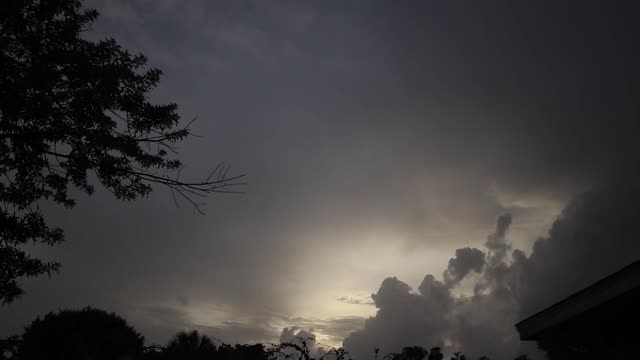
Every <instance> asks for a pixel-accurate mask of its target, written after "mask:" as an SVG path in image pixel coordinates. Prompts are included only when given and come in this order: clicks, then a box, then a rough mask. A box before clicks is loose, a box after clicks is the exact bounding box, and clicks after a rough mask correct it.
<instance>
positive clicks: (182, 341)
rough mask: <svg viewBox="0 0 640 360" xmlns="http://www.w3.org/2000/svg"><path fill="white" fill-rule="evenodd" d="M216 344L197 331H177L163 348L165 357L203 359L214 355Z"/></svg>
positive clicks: (190, 359)
mask: <svg viewBox="0 0 640 360" xmlns="http://www.w3.org/2000/svg"><path fill="white" fill-rule="evenodd" d="M216 351H217V348H216V345H215V344H214V343H213V341H212V340H211V339H210V338H209V337H207V336H206V335H201V334H199V333H198V332H197V331H195V330H194V331H191V332H186V331H181V332H179V333H177V334H176V335H175V336H174V337H173V338H172V339H171V340H170V341H169V344H167V347H166V348H165V349H164V354H165V359H176V360H177V359H185V360H204V359H209V358H212V357H213V356H214V355H216Z"/></svg>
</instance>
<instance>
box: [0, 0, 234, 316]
mask: <svg viewBox="0 0 640 360" xmlns="http://www.w3.org/2000/svg"><path fill="white" fill-rule="evenodd" d="M81 6H82V2H81V1H80V0H55V1H45V0H8V1H1V2H0V303H4V304H6V303H10V302H12V301H13V300H15V299H16V298H17V297H19V296H20V295H21V294H22V293H23V290H22V289H21V287H20V286H19V284H18V283H17V281H16V279H18V278H20V277H33V276H39V275H42V274H45V273H48V274H50V273H51V272H52V271H57V270H58V269H59V267H60V264H58V263H55V262H45V261H43V260H41V259H37V258H32V257H30V256H29V255H28V254H26V253H25V252H24V250H23V246H24V244H26V243H28V242H34V243H43V244H47V245H54V244H57V243H60V242H61V241H63V232H62V230H61V229H60V228H55V227H50V226H49V225H48V224H47V223H46V221H45V219H44V216H43V214H42V212H41V211H40V209H39V208H38V203H39V201H41V200H43V199H48V200H52V201H54V202H55V203H57V204H60V205H63V206H65V207H68V208H71V207H73V206H74V204H75V202H74V200H73V199H72V198H71V196H70V194H69V189H70V188H77V189H79V190H81V191H83V192H85V193H87V194H89V195H90V194H92V193H93V192H94V185H93V183H94V182H96V181H97V182H99V183H100V184H101V185H102V186H103V187H104V188H106V189H107V190H108V191H110V192H111V193H113V195H114V196H115V197H116V198H118V199H122V200H135V199H137V198H139V197H144V196H146V195H147V194H149V192H151V190H152V184H160V185H163V186H166V187H167V188H168V189H169V190H170V191H171V194H172V195H173V198H174V201H175V200H176V198H182V199H185V200H186V201H188V202H189V203H190V204H192V205H193V206H194V207H195V208H196V209H197V210H198V211H200V205H201V203H199V202H196V201H195V200H194V199H197V198H199V197H205V196H207V195H208V194H211V193H215V192H237V191H236V190H235V189H236V186H238V185H243V184H244V183H242V182H241V180H242V178H243V176H244V175H238V176H228V170H229V167H228V166H227V165H225V164H220V165H218V166H217V167H215V169H214V170H213V172H212V173H211V174H210V175H209V176H208V177H206V178H205V179H203V180H201V181H182V180H180V177H179V176H180V170H181V169H182V165H181V163H180V161H179V160H178V159H177V158H175V155H177V152H176V149H175V144H176V143H177V142H179V141H181V140H184V139H185V138H187V137H189V136H191V135H192V133H191V131H190V128H189V124H190V123H189V124H187V125H186V126H184V127H183V126H181V125H180V116H179V115H178V113H177V105H176V104H174V103H168V104H153V103H151V102H150V101H149V100H148V98H149V92H150V91H151V90H152V89H153V88H154V87H155V86H156V85H157V84H158V82H159V79H160V75H161V71H160V70H159V69H156V68H147V67H146V63H147V58H146V57H144V56H143V55H141V54H138V55H131V54H130V53H129V52H128V51H127V50H125V49H123V48H122V47H121V46H120V45H119V44H118V43H117V42H116V41H115V40H113V39H104V40H101V41H98V42H92V41H89V40H86V39H84V38H82V37H81V33H82V32H84V31H87V30H89V27H90V25H91V23H93V22H94V21H95V20H96V19H97V17H98V12H97V11H96V10H92V9H89V10H82V9H81ZM90 174H94V175H95V179H96V180H93V178H92V177H90V176H89V175H90ZM92 176H93V175H92ZM176 204H177V202H176Z"/></svg>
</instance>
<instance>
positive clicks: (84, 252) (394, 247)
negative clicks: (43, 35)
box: [0, 0, 640, 358]
mask: <svg viewBox="0 0 640 360" xmlns="http://www.w3.org/2000/svg"><path fill="white" fill-rule="evenodd" d="M559 3H560V2H558V1H529V2H516V1H499V2H498V1H486V2H485V1H456V2H454V1H420V2H418V1H406V2H396V1H394V2H392V1H366V2H365V1H348V2H347V1H315V2H307V1H278V2H267V1H205V0H199V1H195V0H194V1H188V2H186V1H172V0H153V1H151V0H138V1H125V0H112V1H107V0H92V1H87V6H89V7H95V8H97V9H98V10H99V11H100V12H101V16H100V18H99V19H98V21H97V23H96V24H95V26H94V28H93V32H91V33H89V34H88V35H87V36H89V37H90V38H92V39H101V38H104V37H107V36H110V37H114V38H115V39H117V40H118V41H119V42H120V43H121V44H122V45H123V46H125V47H126V48H128V49H129V50H131V51H132V52H138V51H139V52H142V53H144V54H145V55H146V56H147V57H148V58H149V59H150V63H151V65H153V66H156V67H159V68H160V69H162V70H163V71H164V76H163V77H162V79H161V82H160V86H159V87H158V88H157V90H156V91H155V92H154V94H153V96H154V98H155V99H156V100H157V101H159V102H166V101H175V102H177V103H178V104H179V106H180V113H181V115H182V116H183V118H184V119H185V120H186V121H188V120H190V119H192V118H194V117H196V116H197V117H198V120H197V121H196V122H195V124H194V130H195V132H196V133H198V134H200V135H202V136H203V138H192V139H190V140H188V141H187V142H186V143H184V144H183V145H182V146H181V156H182V158H183V160H184V161H183V162H184V163H186V164H187V169H186V170H185V172H184V174H183V176H186V175H189V176H192V177H195V178H197V177H199V176H201V175H203V174H205V173H207V171H208V170H210V169H212V168H213V167H214V166H215V165H216V164H217V163H218V162H220V161H227V162H230V163H231V164H232V165H233V168H232V172H234V171H235V172H237V173H243V172H246V173H247V174H248V181H249V186H248V187H247V189H246V190H247V191H248V194H247V195H219V196H213V197H211V198H210V199H209V200H208V205H207V206H206V208H205V211H206V215H205V216H202V215H199V214H197V213H196V212H194V211H192V209H191V208H190V207H189V206H188V204H182V205H183V206H181V207H180V208H177V207H176V206H175V205H174V203H173V200H172V198H171V195H170V193H169V192H168V191H166V190H165V189H162V188H157V191H155V192H154V193H153V194H152V195H151V196H150V197H149V198H148V199H144V200H141V201H138V202H136V203H123V202H118V201H116V200H114V199H112V198H111V197H110V196H109V195H110V194H108V193H106V192H100V191H98V192H97V194H96V195H95V196H93V197H90V198H89V197H86V196H82V195H81V196H79V201H78V205H77V206H76V208H74V209H73V210H71V211H67V210H63V209H60V208H54V207H48V208H47V212H48V214H49V219H50V220H51V222H52V223H55V224H60V225H61V226H62V227H63V228H64V229H65V231H66V235H67V241H66V242H65V243H64V244H63V245H62V246H59V247H57V248H54V249H39V248H37V249H34V252H36V253H38V254H41V255H43V256H45V257H47V258H49V259H55V260H58V261H61V262H62V263H63V265H64V267H63V269H62V272H61V273H60V274H58V275H53V276H52V277H51V278H46V277H45V278H41V279H37V280H30V281H26V282H25V290H26V291H27V294H26V295H25V296H24V298H23V299H22V300H20V301H18V302H16V303H15V304H12V305H10V306H8V307H5V308H4V309H2V311H1V312H0V317H1V318H2V321H0V331H1V333H0V335H6V334H10V333H12V332H19V331H20V330H21V328H22V327H23V326H24V325H26V324H27V323H28V322H29V321H31V320H32V319H33V318H35V316H37V315H39V314H44V313H46V312H48V311H51V310H56V309H60V308H77V307H82V306H86V305H91V306H96V307H101V308H105V309H107V310H113V311H116V312H118V313H120V314H122V315H123V316H125V317H126V318H127V319H129V320H130V321H131V323H133V325H134V326H136V328H137V329H138V330H140V331H141V332H142V333H143V334H144V335H145V336H146V338H147V341H148V342H164V341H166V340H167V338H168V337H169V336H170V335H171V334H173V333H175V332H176V331H178V330H181V329H185V328H195V329H200V330H202V331H204V332H206V333H208V334H210V335H212V336H215V337H218V338H220V339H222V340H224V341H227V342H254V341H277V340H278V339H279V338H280V336H281V335H283V336H284V335H286V334H288V333H286V332H285V333H283V328H285V327H287V328H291V327H293V326H297V327H298V328H295V329H304V330H307V331H310V332H312V333H314V334H315V335H316V336H317V338H318V342H319V343H320V345H328V346H331V345H340V344H341V343H342V341H343V340H344V339H345V338H347V339H348V340H347V341H346V342H345V346H347V347H348V348H350V349H352V350H353V351H354V352H355V353H359V354H365V353H367V351H369V349H373V348H374V347H376V346H384V349H385V350H388V351H394V350H398V347H400V346H402V345H410V344H403V341H405V340H407V341H409V340H411V341H414V340H415V341H414V342H417V343H420V344H421V345H424V346H429V347H430V346H436V345H441V346H444V347H445V348H447V349H455V348H456V347H460V348H461V349H463V351H475V352H476V353H478V354H479V353H481V352H482V353H487V354H493V355H494V356H496V358H500V356H501V355H503V354H504V353H506V352H507V351H508V352H509V354H510V353H511V352H513V353H515V352H517V351H520V349H519V347H520V345H521V344H519V342H518V341H517V334H515V330H514V328H513V327H512V325H513V323H515V322H517V321H518V320H519V319H522V318H523V317H525V316H527V314H529V315H530V313H531V312H533V311H536V310H540V309H541V308H542V307H544V306H545V305H548V304H550V303H552V302H555V301H557V300H559V299H560V298H561V297H562V296H565V295H568V294H567V293H565V292H568V291H569V290H570V289H573V290H578V289H579V287H578V286H579V285H580V286H585V285H588V284H589V283H590V282H591V281H594V280H597V279H598V277H600V276H602V275H606V274H607V273H608V272H611V271H614V270H616V269H618V268H620V267H622V266H624V265H626V264H627V263H628V262H630V261H633V260H634V259H637V258H638V256H640V251H638V245H636V244H635V242H637V241H632V240H631V239H632V238H633V234H637V230H636V229H635V228H634V221H633V218H632V215H631V214H634V213H635V214H637V210H638V206H639V205H638V202H635V201H633V200H634V199H638V200H640V198H639V197H638V195H637V194H638V193H637V191H636V189H635V187H634V186H635V185H629V184H630V183H634V181H633V180H634V179H637V169H638V164H639V161H638V160H639V159H640V151H638V149H637V147H638V145H637V144H638V141H637V138H638V132H637V131H636V130H637V125H636V123H637V118H638V110H639V109H638V101H637V99H638V92H639V87H638V80H640V76H639V75H640V72H639V71H638V64H640V62H639V60H640V52H639V50H638V46H637V38H636V36H635V34H637V33H639V32H638V30H640V29H637V28H638V26H639V25H638V22H637V19H636V14H637V12H636V11H635V10H637V9H634V8H633V7H634V5H633V2H631V1H630V2H628V4H627V2H623V1H620V2H617V3H616V4H615V5H614V4H613V3H611V2H605V1H602V2H592V1H575V2H574V1H566V2H562V3H563V4H559ZM622 180H625V181H622ZM611 184H615V185H611ZM620 184H622V185H620ZM588 190H593V191H594V192H593V193H591V194H589V195H584V194H583V195H580V194H581V193H582V192H584V191H588ZM568 204H570V205H569V207H568V208H567V209H566V210H565V211H564V213H563V214H564V215H563V216H562V217H560V218H559V219H558V216H559V215H560V214H561V213H562V211H563V208H565V207H566V206H567V205H568ZM505 214H508V215H505ZM499 219H502V220H501V221H500V220H499ZM556 220H557V221H556ZM554 221H555V225H553V228H552V224H554ZM587 225H588V226H590V227H588V230H584V226H587ZM550 229H555V230H552V231H550ZM567 229H569V230H567ZM576 229H577V230H576ZM581 229H582V230H581ZM580 231H582V232H581V234H588V236H584V237H579V236H578V237H577V236H575V235H568V234H574V233H576V232H577V233H580ZM594 234H597V235H598V236H595V235H594ZM610 234H614V235H611V237H612V238H615V239H614V240H610V243H609V246H606V247H605V246H603V245H602V244H604V243H603V241H604V240H603V238H606V237H609V235H610ZM539 238H540V240H538V239H539ZM635 238H637V236H636V237H635ZM537 240H538V241H537ZM536 241H537V242H536ZM534 244H536V247H535V251H534V250H533V249H534ZM611 244H614V245H615V246H613V245H611ZM466 247H469V248H470V249H468V250H464V248H466ZM457 249H461V250H460V251H458V252H456V250H457ZM473 249H476V250H477V251H473ZM514 249H519V250H521V251H522V252H516V253H515V254H512V251H513V250H514ZM452 258H454V260H453V261H452V262H450V259H452ZM456 259H459V260H456ZM567 259H570V260H567ZM567 264H573V265H575V266H569V265H567ZM536 269H537V270H536ZM445 270H447V271H448V274H449V275H448V279H447V278H443V272H445ZM501 271H502V272H501ZM427 274H432V275H433V278H429V277H426V278H425V275H427ZM500 274H503V275H500ZM504 274H508V276H507V275H504ZM522 274H524V275H522ZM532 274H533V275H532ZM394 277H396V279H394ZM387 278H388V279H387ZM385 279H387V280H385ZM383 281H384V282H383ZM554 281H556V282H554ZM516 283H517V284H518V285H516ZM531 284H538V285H539V284H546V285H545V286H546V287H544V286H542V287H535V286H538V285H535V286H533V285H531ZM554 284H555V285H558V284H565V285H566V284H573V285H571V286H564V287H558V286H555V285H554ZM554 286H555V287H554ZM408 287H411V289H412V290H409V289H408ZM474 288H475V289H476V291H475V292H474ZM515 288H518V289H524V290H521V291H520V290H518V291H516V290H515ZM559 288H560V289H564V292H563V291H560V290H554V289H559ZM574 288H575V289H574ZM505 289H506V290H505ZM504 291H507V292H508V295H505V293H504ZM372 293H376V296H373V298H372V296H371V294H372ZM477 313H483V314H486V318H477V317H474V316H473V314H477ZM499 314H508V316H502V315H499ZM368 317H372V318H371V319H370V320H368V321H367V323H366V325H365V321H364V320H365V319H366V318H368ZM498 318H499V319H500V321H496V319H498ZM451 319H456V320H455V323H453V322H452V321H453V320H451ZM489 328H490V329H489ZM394 329H396V330H394ZM487 329H489V330H487ZM287 331H290V329H289V330H287ZM353 332H355V333H354V334H352V333H353ZM477 334H488V335H487V336H488V337H489V336H493V334H497V335H496V336H493V339H499V341H497V342H491V341H488V342H483V341H481V340H479V339H478V337H477ZM474 336H475V337H474ZM403 339H404V340H403ZM465 349H470V350H465ZM503 349H505V350H504V351H503Z"/></svg>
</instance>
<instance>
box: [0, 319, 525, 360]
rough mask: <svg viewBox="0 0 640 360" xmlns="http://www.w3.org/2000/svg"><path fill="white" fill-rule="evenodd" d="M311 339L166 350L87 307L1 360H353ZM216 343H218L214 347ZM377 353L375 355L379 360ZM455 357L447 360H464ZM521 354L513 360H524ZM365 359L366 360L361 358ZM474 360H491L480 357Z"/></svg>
mask: <svg viewBox="0 0 640 360" xmlns="http://www.w3.org/2000/svg"><path fill="white" fill-rule="evenodd" d="M311 339H312V338H304V337H298V338H296V339H295V340H293V341H290V342H284V343H279V344H267V345H264V344H254V345H239V344H236V345H233V346H232V345H228V344H224V343H222V342H219V341H215V342H214V340H212V339H211V338H210V337H208V336H206V335H203V334H201V333H199V332H198V331H180V332H178V333H177V334H176V335H174V336H173V337H172V338H171V339H170V340H169V342H168V343H167V345H166V346H159V345H151V346H147V347H145V346H144V345H143V342H144V338H143V337H142V335H140V334H139V333H138V332H136V331H135V330H134V329H133V328H132V327H131V326H129V325H128V324H127V322H126V321H125V320H124V319H123V318H122V317H120V316H118V315H116V314H114V313H107V312H105V311H103V310H98V309H93V308H89V307H87V308H85V309H82V310H63V311H60V312H58V313H49V314H47V315H46V316H45V317H44V318H43V319H40V318H37V319H36V320H34V321H33V322H32V323H31V324H30V325H29V326H27V327H26V328H25V332H24V334H23V335H22V336H20V337H18V336H14V337H11V338H8V339H5V340H0V359H2V360H5V359H6V360H8V359H11V360H32V359H53V360H58V359H91V360H107V359H112V360H116V359H118V360H119V359H131V360H135V359H143V360H177V359H181V360H351V359H352V358H351V356H350V355H349V353H348V351H347V350H345V349H344V348H331V349H328V350H327V349H322V348H320V349H318V348H315V347H314V346H312V345H313V344H312V343H310V341H311ZM218 342H219V343H218ZM378 352H379V349H376V351H375V352H374V356H375V358H377V355H378ZM383 359H389V360H424V359H427V360H443V359H444V354H443V353H442V351H441V349H440V348H439V347H433V348H431V350H430V351H427V350H426V349H425V348H422V347H419V346H411V347H405V348H403V349H402V351H401V352H400V353H391V354H387V355H386V356H384V357H383ZM465 359H467V358H466V357H465V355H462V353H460V352H456V353H454V355H453V357H451V360H465ZM527 359H529V358H528V357H527V356H526V355H521V356H520V357H517V358H516V359H515V360H527ZM365 360H366V359H365ZM478 360H490V359H489V358H488V357H485V356H482V357H480V358H478Z"/></svg>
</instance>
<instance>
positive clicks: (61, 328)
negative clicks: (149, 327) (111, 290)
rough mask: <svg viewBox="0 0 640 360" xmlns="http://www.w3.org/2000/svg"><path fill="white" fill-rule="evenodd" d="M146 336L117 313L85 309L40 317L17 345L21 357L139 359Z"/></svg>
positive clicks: (63, 311) (29, 359)
mask: <svg viewBox="0 0 640 360" xmlns="http://www.w3.org/2000/svg"><path fill="white" fill-rule="evenodd" d="M143 349H144V338H143V337H142V335H140V334H139V333H138V332H136V331H135V330H134V329H133V328H132V327H131V326H129V325H128V324H127V322H126V321H125V320H124V319H123V318H121V317H120V316H118V315H116V314H114V313H107V312H105V311H103V310H98V309H92V308H85V309H82V310H62V311H60V312H58V313H49V314H47V315H45V316H44V318H42V319H40V318H37V319H36V320H35V321H34V322H32V323H31V324H30V325H29V326H27V327H26V328H25V331H24V334H23V335H22V338H21V340H20V342H19V344H18V347H17V353H16V355H17V358H18V359H20V360H36V359H37V360H41V359H52V360H63V359H91V360H112V359H125V358H129V359H139V358H140V357H141V356H142V353H143Z"/></svg>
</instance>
